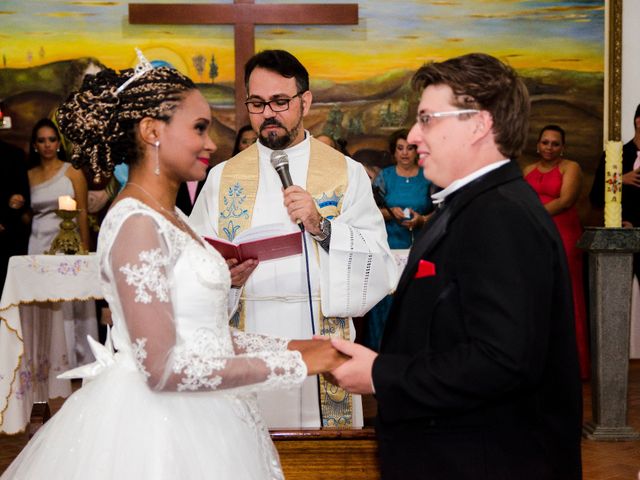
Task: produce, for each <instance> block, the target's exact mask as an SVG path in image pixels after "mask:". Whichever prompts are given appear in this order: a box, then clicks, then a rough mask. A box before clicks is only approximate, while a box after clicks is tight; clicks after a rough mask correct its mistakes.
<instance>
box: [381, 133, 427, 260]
mask: <svg viewBox="0 0 640 480" xmlns="http://www.w3.org/2000/svg"><path fill="white" fill-rule="evenodd" d="M408 133H409V132H408V130H405V129H403V130H398V131H396V132H394V133H392V134H391V136H390V137H389V151H390V153H391V155H392V156H393V159H394V161H395V165H391V166H389V167H387V168H385V169H383V170H382V171H381V172H380V174H379V175H378V176H377V177H376V179H375V180H374V181H373V185H374V186H375V187H377V188H378V189H379V190H380V193H381V194H382V198H383V199H384V205H380V210H381V212H382V216H383V217H384V220H385V225H386V227H387V236H388V241H389V246H390V247H391V248H392V249H404V248H410V247H411V244H412V243H413V237H414V233H415V232H416V230H419V229H420V228H422V226H423V225H424V224H425V223H426V221H427V218H428V214H429V213H430V211H431V207H432V205H431V198H430V197H429V186H430V185H431V182H430V181H429V180H427V179H426V178H424V175H423V174H422V172H421V170H420V167H419V166H418V163H417V160H418V155H417V153H416V147H415V145H411V144H410V143H408V142H407V135H408Z"/></svg>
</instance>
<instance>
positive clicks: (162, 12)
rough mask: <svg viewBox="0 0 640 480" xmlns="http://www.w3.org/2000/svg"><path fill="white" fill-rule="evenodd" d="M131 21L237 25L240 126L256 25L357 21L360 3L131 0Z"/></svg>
mask: <svg viewBox="0 0 640 480" xmlns="http://www.w3.org/2000/svg"><path fill="white" fill-rule="evenodd" d="M129 23H131V24H162V25H196V24H198V25H233V26H234V27H235V28H234V37H235V39H234V41H235V45H234V46H235V72H236V82H235V89H236V127H237V128H240V127H241V126H242V125H245V124H246V123H248V114H247V110H246V108H245V106H244V101H245V98H246V95H245V87H244V65H245V63H246V62H247V61H248V60H249V58H251V57H252V56H253V54H254V52H255V31H254V27H255V26H256V25H357V24H358V4H357V3H306V4H305V3H296V4H280V5H274V4H259V5H256V4H255V0H234V1H233V4H193V3H184V4H159V3H146V4H143V3H130V4H129Z"/></svg>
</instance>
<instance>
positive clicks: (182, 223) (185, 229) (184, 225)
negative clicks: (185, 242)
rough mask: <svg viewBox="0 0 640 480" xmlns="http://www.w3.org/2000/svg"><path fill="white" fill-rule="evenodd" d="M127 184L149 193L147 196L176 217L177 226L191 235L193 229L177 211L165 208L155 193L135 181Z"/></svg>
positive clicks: (169, 215) (166, 212)
mask: <svg viewBox="0 0 640 480" xmlns="http://www.w3.org/2000/svg"><path fill="white" fill-rule="evenodd" d="M127 185H131V186H133V187H138V188H139V189H140V190H141V191H142V192H143V193H144V194H146V195H147V197H149V198H150V199H151V200H153V201H154V202H155V204H156V205H157V206H158V208H159V209H160V210H161V211H162V212H164V213H165V214H166V215H167V216H168V217H169V218H173V219H175V221H176V222H178V225H177V227H178V228H179V229H180V230H183V231H184V232H186V233H188V234H189V235H191V233H190V232H191V229H190V228H189V227H188V226H187V224H186V223H184V221H182V219H181V218H180V217H179V216H178V214H177V213H176V212H172V211H171V210H168V209H166V208H164V207H163V206H162V204H161V203H160V201H159V200H158V199H157V198H156V197H154V196H153V195H151V194H150V193H149V192H147V190H145V189H144V188H143V187H142V186H141V185H138V184H137V183H135V182H127Z"/></svg>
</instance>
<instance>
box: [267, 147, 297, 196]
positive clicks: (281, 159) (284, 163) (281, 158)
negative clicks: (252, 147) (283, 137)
mask: <svg viewBox="0 0 640 480" xmlns="http://www.w3.org/2000/svg"><path fill="white" fill-rule="evenodd" d="M271 166H272V167H273V168H275V169H276V172H278V176H279V177H280V181H281V182H282V186H283V187H284V188H288V187H290V186H291V185H293V181H291V175H290V174H289V157H288V156H287V154H286V153H285V152H283V151H282V150H274V151H273V152H271Z"/></svg>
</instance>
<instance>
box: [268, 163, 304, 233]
mask: <svg viewBox="0 0 640 480" xmlns="http://www.w3.org/2000/svg"><path fill="white" fill-rule="evenodd" d="M271 166H272V167H273V168H275V169H276V172H278V176H279V177H280V181H281V182H282V186H283V187H284V188H287V187H290V186H291V185H293V181H292V180H291V174H290V173H289V157H288V156H287V154H286V153H285V152H283V151H282V150H274V151H273V152H271ZM296 223H297V224H298V227H300V230H301V231H303V232H304V225H303V224H302V222H301V221H300V220H297V221H296Z"/></svg>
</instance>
